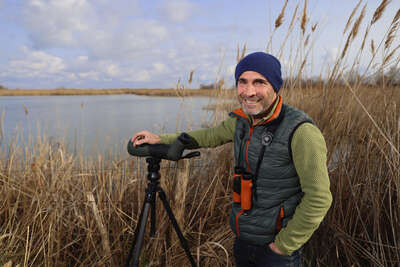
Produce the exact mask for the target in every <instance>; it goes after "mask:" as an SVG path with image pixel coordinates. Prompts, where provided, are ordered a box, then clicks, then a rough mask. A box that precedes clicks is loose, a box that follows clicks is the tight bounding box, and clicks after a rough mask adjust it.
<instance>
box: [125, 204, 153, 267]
mask: <svg viewBox="0 0 400 267" xmlns="http://www.w3.org/2000/svg"><path fill="white" fill-rule="evenodd" d="M150 208H151V203H150V202H145V203H144V205H143V208H142V212H141V214H140V219H139V224H138V225H137V226H136V230H135V237H134V239H133V243H132V248H131V251H130V252H129V257H128V260H127V261H126V264H125V266H126V267H129V266H131V265H130V263H131V258H132V254H133V252H135V254H134V256H133V265H132V266H134V267H136V266H138V264H139V256H140V251H141V249H142V245H143V238H144V233H145V230H146V223H147V218H148V217H149V209H150Z"/></svg>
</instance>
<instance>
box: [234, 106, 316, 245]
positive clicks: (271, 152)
mask: <svg viewBox="0 0 400 267" xmlns="http://www.w3.org/2000/svg"><path fill="white" fill-rule="evenodd" d="M237 111H238V110H237ZM237 111H236V112H235V111H233V112H231V113H230V114H229V115H230V116H231V117H235V118H237V122H236V129H235V136H234V153H235V161H236V166H241V167H242V168H245V169H246V170H247V171H249V172H251V173H252V174H253V175H254V174H255V171H256V169H257V168H256V166H257V162H258V160H259V156H260V152H261V150H262V146H263V144H262V138H265V136H266V134H265V133H266V132H268V131H269V130H268V128H271V125H273V124H274V123H275V124H277V125H276V126H275V127H274V130H273V131H274V133H273V138H272V142H270V143H269V144H268V145H267V146H265V152H264V155H263V157H262V160H261V162H260V167H259V172H258V177H257V181H256V185H255V186H253V194H252V208H251V210H250V211H247V212H243V210H242V209H241V206H240V204H238V203H233V207H232V211H231V214H230V225H231V228H232V231H233V232H234V233H235V234H236V236H237V237H239V238H240V239H241V240H245V241H247V242H249V243H253V244H256V245H264V244H268V243H270V242H272V241H273V240H274V238H275V235H276V234H277V233H278V232H279V230H280V229H281V228H283V227H285V226H286V225H287V223H288V221H289V220H290V219H291V217H292V216H293V214H294V211H295V209H296V207H297V205H298V204H299V203H300V201H301V198H302V197H303V192H302V191H301V187H300V183H299V177H298V175H297V172H296V169H295V167H294V164H293V160H292V157H291V149H290V142H291V138H292V135H293V133H294V131H295V130H296V129H297V127H298V126H299V125H301V124H302V123H304V122H310V123H314V122H313V121H312V120H311V118H309V117H308V116H307V115H306V114H305V113H304V112H302V111H300V110H297V109H295V108H293V107H290V106H288V105H285V104H283V105H282V109H281V111H280V114H279V117H278V118H275V119H274V120H272V121H271V122H268V123H266V124H265V125H257V126H255V127H251V125H250V124H249V121H248V119H247V118H245V117H243V112H240V111H239V112H237ZM264 144H265V142H264ZM241 147H242V148H241ZM240 151H241V153H242V156H241V157H239V152H240ZM240 158H241V160H239V159H240ZM253 185H254V181H253Z"/></svg>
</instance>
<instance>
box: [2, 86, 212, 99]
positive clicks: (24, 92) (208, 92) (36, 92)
mask: <svg viewBox="0 0 400 267" xmlns="http://www.w3.org/2000/svg"><path fill="white" fill-rule="evenodd" d="M177 91H178V90H177V89H130V88H122V89H65V88H62V89H49V90H45V89H4V90H0V96H41V95H115V94H133V95H147V96H171V97H176V96H179V95H183V96H213V95H214V92H215V90H212V89H198V90H195V89H181V90H179V92H177Z"/></svg>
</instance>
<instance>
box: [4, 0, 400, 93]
mask: <svg viewBox="0 0 400 267" xmlns="http://www.w3.org/2000/svg"><path fill="white" fill-rule="evenodd" d="M358 2H359V1H352V0H336V1H326V0H309V1H308V2H307V14H308V25H307V32H311V26H312V25H315V24H317V25H318V26H317V29H316V31H315V32H314V33H313V35H312V36H313V37H312V38H311V39H312V49H310V53H309V55H308V58H309V61H308V62H311V63H307V71H308V73H309V74H310V75H320V74H321V72H328V69H329V68H330V67H331V66H332V64H333V62H334V59H335V58H336V57H337V55H338V53H339V52H340V49H341V47H343V45H344V41H343V39H344V38H346V37H347V34H348V33H345V34H343V29H344V27H345V24H346V22H347V18H348V17H349V15H350V13H351V11H352V9H353V7H354V6H356V4H357V3H358ZM380 2H381V1H372V0H364V1H361V5H360V8H359V9H358V11H357V12H358V13H357V14H359V13H360V12H361V9H362V7H363V6H364V5H366V18H365V21H368V20H370V19H371V17H372V14H373V13H374V11H375V9H376V8H377V7H378V6H379V4H380ZM284 3H285V1H284V0H264V1H261V0H252V1H242V0H214V1H212V0H201V1H200V0H196V1H195V0H152V1H149V0H113V1H109V0H0V32H1V34H0V85H3V86H5V87H7V88H10V89H14V88H21V89H31V88H37V89H41V88H43V89H52V88H175V87H176V86H184V87H185V88H198V87H199V86H200V85H201V84H210V83H213V82H215V81H216V80H219V79H221V78H223V79H224V80H225V82H226V84H228V86H230V85H231V84H233V73H234V68H235V64H236V54H237V48H238V47H243V46H244V45H246V54H247V53H250V52H255V51H266V49H267V46H268V43H269V41H270V40H271V46H270V47H269V51H268V52H270V53H272V54H276V55H277V54H278V53H279V48H280V47H281V45H282V43H285V44H286V48H285V54H286V55H291V53H292V54H293V52H290V51H298V49H296V48H297V47H298V46H299V45H301V43H302V41H299V40H300V39H301V37H299V36H300V35H301V34H300V28H299V27H298V28H299V29H297V28H296V29H295V30H294V32H295V34H293V36H294V37H291V38H289V39H288V40H287V39H285V33H286V32H287V29H288V25H289V23H290V20H291V16H292V14H293V11H294V10H295V8H296V5H298V6H299V7H298V8H299V11H298V13H299V14H300V13H301V12H302V10H303V8H304V0H299V1H296V0H295V1H292V0H289V1H288V5H287V8H286V12H285V16H284V20H283V22H284V24H283V26H281V27H280V28H278V29H277V30H276V31H275V32H273V29H274V21H275V19H276V18H277V16H278V15H279V13H280V11H281V9H282V7H283V5H284ZM399 8H400V1H398V0H395V1H391V2H390V4H389V6H388V7H387V9H386V11H385V13H384V16H383V18H382V19H381V20H380V21H379V23H376V24H375V25H374V26H373V28H372V30H371V33H370V35H369V38H370V39H374V41H375V43H376V44H379V42H380V40H382V38H383V36H384V35H385V32H386V31H387V30H388V27H389V26H388V25H390V22H391V21H392V19H393V17H394V15H395V13H396V11H397V10H398V9H399ZM364 24H365V25H364V29H365V26H366V25H367V23H364ZM296 31H298V32H299V33H298V34H297V33H296ZM361 32H362V34H363V33H364V31H363V30H362V29H361ZM396 34H397V35H399V31H397V32H396ZM306 35H307V34H306ZM359 35H360V34H359ZM271 36H272V38H271V39H270V37H271ZM293 38H294V39H293ZM302 40H303V41H304V39H302ZM398 44H399V38H398V37H396V38H395V40H394V42H393V44H392V46H396V45H398ZM309 46H310V45H309ZM302 51H307V49H303V50H302ZM356 53H357V46H353V47H350V48H349V54H350V57H351V55H352V54H356ZM370 56H371V55H370V54H368V53H365V56H363V58H362V59H361V65H362V64H364V65H368V62H369V57H370ZM280 59H281V62H282V71H283V73H284V75H285V73H286V74H287V73H288V72H290V71H293V64H294V65H296V64H297V63H296V62H295V61H296V60H294V59H293V57H289V56H286V57H285V56H282V57H280ZM294 62H295V63H294ZM350 62H351V60H350ZM361 68H362V67H361ZM191 71H193V79H192V82H190V83H189V82H188V80H189V77H190V72H191Z"/></svg>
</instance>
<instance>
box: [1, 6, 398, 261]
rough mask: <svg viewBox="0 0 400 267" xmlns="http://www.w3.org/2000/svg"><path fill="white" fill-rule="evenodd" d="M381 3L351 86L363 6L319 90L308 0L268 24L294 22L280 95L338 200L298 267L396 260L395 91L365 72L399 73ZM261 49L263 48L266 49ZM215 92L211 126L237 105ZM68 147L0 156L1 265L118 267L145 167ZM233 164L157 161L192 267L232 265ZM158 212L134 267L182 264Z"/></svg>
mask: <svg viewBox="0 0 400 267" xmlns="http://www.w3.org/2000/svg"><path fill="white" fill-rule="evenodd" d="M388 4H389V3H388V1H385V0H384V1H382V2H381V3H380V4H379V5H378V6H377V9H376V11H375V13H374V15H373V17H372V18H371V19H370V20H369V21H368V22H367V25H366V26H365V30H366V31H365V32H364V35H363V37H362V38H363V39H362V40H361V41H362V42H361V45H363V44H365V43H371V47H373V48H371V51H369V52H370V53H371V55H370V58H371V60H370V63H369V65H368V69H367V70H364V73H361V75H359V76H358V79H356V80H351V81H350V80H349V79H348V77H349V76H348V75H347V72H348V71H349V70H352V71H357V70H360V65H359V59H360V58H361V57H362V56H365V53H367V51H366V50H365V49H364V48H361V47H360V49H359V53H358V54H357V55H356V57H355V60H354V62H351V64H348V55H349V54H348V53H349V52H348V51H349V47H351V46H354V44H355V40H357V39H356V37H357V35H358V34H359V32H360V30H361V28H360V26H362V25H363V24H362V22H363V21H366V19H367V18H366V14H365V11H363V10H364V6H363V5H361V2H360V3H358V4H356V5H355V8H354V9H353V10H352V11H351V12H349V13H350V14H349V18H348V19H347V20H346V21H347V24H348V25H347V26H346V28H345V30H344V33H347V39H345V40H344V45H343V47H342V48H341V52H340V53H338V57H337V59H336V61H335V63H334V65H333V66H331V68H330V72H329V73H328V75H327V77H328V79H327V81H326V82H325V83H320V84H318V86H313V87H312V86H310V85H309V84H307V83H306V84H303V83H301V82H300V81H301V80H302V79H304V78H307V75H308V74H307V71H306V68H305V67H304V66H307V65H312V61H311V59H310V57H309V55H310V51H312V49H315V48H313V40H315V39H316V36H315V35H316V34H318V28H317V25H318V23H310V14H309V12H308V11H307V1H305V2H304V5H303V10H302V11H301V12H299V11H298V10H299V9H300V8H299V6H300V5H297V7H296V8H295V9H294V12H293V13H292V14H290V15H289V16H288V15H287V14H285V10H286V2H285V3H284V6H283V8H282V10H281V12H280V13H279V14H278V17H277V20H276V22H275V29H274V31H276V32H277V31H279V29H280V28H279V27H282V25H283V23H284V22H285V18H286V17H289V18H291V19H290V20H288V21H289V25H288V28H287V32H286V34H284V35H282V36H284V38H285V40H290V39H291V38H296V40H297V41H298V42H301V44H302V45H300V46H298V49H299V50H294V51H291V52H290V53H288V54H285V51H287V48H285V47H284V45H286V42H285V44H283V45H282V46H280V47H279V48H278V49H277V51H276V54H278V55H279V57H280V58H281V59H283V58H284V57H286V59H289V60H291V61H290V62H292V63H291V64H292V65H290V66H289V68H288V70H287V71H288V80H289V82H288V83H287V88H285V89H283V90H282V95H283V97H284V99H285V101H286V102H287V103H289V104H291V105H293V106H295V107H298V108H300V109H302V110H304V111H306V112H307V113H308V114H309V115H310V116H311V117H313V118H314V120H315V121H316V123H317V125H318V126H319V128H320V129H321V130H322V132H323V134H324V136H325V139H326V143H327V147H328V167H329V175H330V179H331V190H332V193H333V198H334V201H333V204H332V207H331V209H330V210H329V212H328V214H327V217H326V218H325V220H324V221H323V223H322V224H321V226H320V227H319V229H318V230H317V231H316V232H315V234H314V235H313V236H312V238H311V240H310V241H309V242H308V243H307V244H306V246H305V249H304V264H305V265H306V266H398V263H399V262H400V235H399V233H400V223H399V222H400V212H399V210H400V209H399V208H400V198H399V192H400V173H399V171H398V170H399V167H400V155H399V150H400V117H399V114H400V110H399V107H400V88H398V87H397V88H396V87H385V86H384V84H385V83H382V84H383V86H378V85H377V84H372V85H369V86H365V85H363V81H364V80H365V79H366V77H367V74H368V73H371V72H374V71H375V70H376V71H377V73H378V74H381V75H382V77H384V75H383V74H384V73H383V71H384V70H385V69H387V68H388V67H390V66H393V64H398V61H396V60H393V56H392V60H390V58H389V60H386V61H385V60H384V59H385V58H387V57H388V55H390V54H393V55H396V53H397V52H396V51H397V47H398V46H396V44H395V42H396V39H393V38H394V37H390V36H393V32H396V31H397V30H396V29H397V28H396V29H393V27H398V26H396V25H398V24H396V23H397V22H398V19H396V17H395V18H393V20H392V24H391V25H388V31H387V33H386V34H384V35H383V36H382V41H381V42H380V41H379V40H372V39H370V38H369V37H368V36H369V31H370V30H372V29H373V27H372V26H373V24H374V23H376V22H377V21H378V20H379V19H380V18H381V17H382V15H383V13H384V11H385V9H386V8H387V6H388ZM360 7H362V8H361V9H360ZM397 13H399V12H397ZM397 13H396V16H397ZM296 29H297V30H296ZM349 30H350V31H349ZM299 36H300V37H299ZM299 38H300V39H299ZM388 38H391V41H388V42H386V41H385V40H387V39H388ZM271 40H272V39H271ZM269 43H272V41H271V42H268V44H267V49H269V52H274V51H272V46H270V45H269ZM288 43H289V42H288ZM375 44H378V45H375ZM245 52H246V46H244V47H243V49H238V53H237V59H238V60H239V59H240V58H241V57H243V55H244V54H245ZM378 54H381V55H384V56H383V57H378V56H377V55H378ZM379 58H381V59H379ZM349 66H350V69H349ZM192 75H193V73H192V74H191V76H192ZM383 79H384V78H383ZM177 91H178V92H180V91H179V90H177ZM218 92H220V93H221V94H225V95H224V97H221V98H219V101H220V102H218V103H216V104H217V105H216V106H215V108H216V116H215V119H214V121H212V122H210V124H215V123H218V122H219V121H220V120H222V119H223V118H224V117H226V113H227V112H226V109H230V108H233V107H234V105H235V104H232V103H233V102H232V101H231V99H229V98H228V97H227V96H226V92H225V91H224V90H218ZM178 95H179V94H178ZM180 96H182V97H183V95H180ZM231 98H234V96H231ZM65 146H66V144H63V143H52V142H49V141H48V140H46V139H40V140H38V142H37V144H36V145H34V146H29V145H28V146H23V145H18V144H10V146H9V149H8V150H7V151H4V150H1V151H2V153H0V159H1V161H0V191H1V192H0V193H1V196H2V197H1V198H0V265H5V266H17V265H19V266H123V264H124V262H125V260H126V257H127V255H128V251H129V248H130V246H131V241H132V235H133V232H134V229H135V227H136V224H137V221H138V215H139V213H140V208H141V206H142V205H143V200H144V192H145V188H146V185H147V180H146V164H145V163H144V160H143V159H139V158H133V157H129V156H126V157H123V158H121V157H113V156H112V155H111V156H110V155H108V156H107V157H106V156H99V157H97V158H91V159H87V160H84V159H83V157H81V156H79V155H72V154H69V153H68V151H67V149H65ZM232 164H233V162H232V146H231V145H229V144H228V145H225V146H223V147H219V148H217V149H213V150H202V156H201V158H198V159H193V160H190V161H188V160H185V161H182V162H179V163H171V162H165V161H163V162H162V168H161V171H160V172H161V177H162V178H161V186H162V187H163V188H164V190H165V191H166V194H167V198H168V200H169V202H170V204H171V206H172V209H173V211H174V213H175V215H176V217H177V220H178V222H179V224H180V226H181V228H182V230H183V232H184V234H185V236H186V237H187V239H188V241H189V244H190V247H191V252H192V254H193V256H194V258H195V260H196V262H197V263H198V265H199V266H233V258H232V245H233V234H232V233H231V231H230V229H229V227H228V216H229V210H230V205H231V197H232V196H231V180H232V179H231V178H232V169H233V165H232ZM156 210H157V216H156V217H157V225H156V229H157V233H156V236H155V237H154V238H150V237H149V236H148V235H146V239H145V242H144V248H143V252H142V256H141V262H142V266H189V261H188V260H187V259H186V255H185V253H184V251H183V249H181V247H180V245H179V241H178V238H177V237H176V235H175V233H174V231H173V229H172V228H171V225H170V223H169V220H168V218H167V215H166V213H165V212H164V209H163V207H162V205H161V203H160V201H157V209H156Z"/></svg>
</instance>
